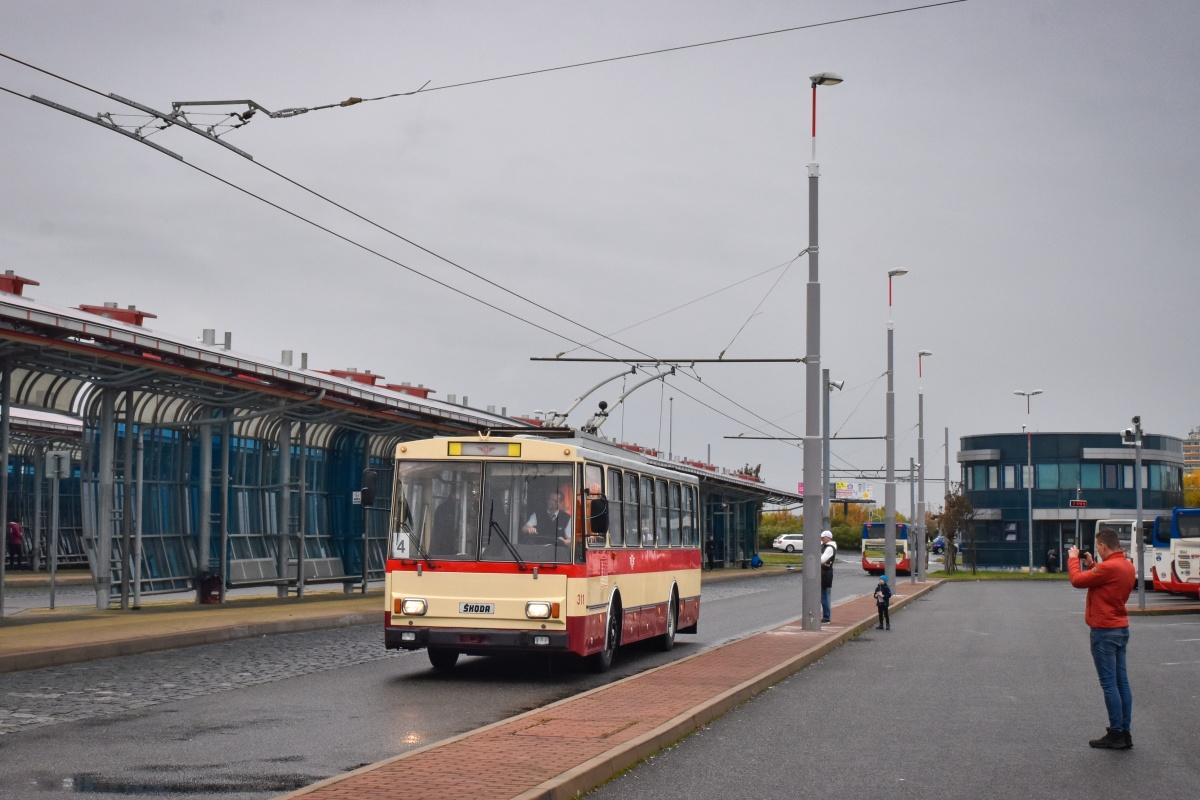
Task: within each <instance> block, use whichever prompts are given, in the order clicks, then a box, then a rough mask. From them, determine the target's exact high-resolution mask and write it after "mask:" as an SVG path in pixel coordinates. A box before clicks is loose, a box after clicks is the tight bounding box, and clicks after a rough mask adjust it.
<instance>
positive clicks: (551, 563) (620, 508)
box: [384, 431, 701, 670]
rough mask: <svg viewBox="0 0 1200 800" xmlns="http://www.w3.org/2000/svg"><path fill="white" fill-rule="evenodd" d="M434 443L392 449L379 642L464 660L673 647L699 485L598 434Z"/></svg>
mask: <svg viewBox="0 0 1200 800" xmlns="http://www.w3.org/2000/svg"><path fill="white" fill-rule="evenodd" d="M560 433H561V438H555V437H553V436H548V435H503V436H500V435H495V434H493V435H487V436H484V435H480V436H462V437H438V438H435V439H425V440H421V441H416V442H405V443H403V444H399V445H397V446H396V473H395V481H396V483H395V487H394V491H393V494H392V511H391V528H390V530H391V538H390V543H389V553H388V560H387V584H386V590H385V598H386V608H385V621H384V641H385V644H386V646H387V647H388V648H405V649H409V650H416V649H420V648H426V649H427V650H428V652H429V660H430V662H431V663H432V664H433V666H434V667H435V668H436V669H439V670H448V669H451V668H453V666H454V664H455V663H456V662H457V660H458V657H459V655H460V654H463V653H466V654H473V655H478V654H489V653H497V652H505V651H508V652H512V651H529V652H538V651H541V652H554V651H558V652H570V653H575V654H577V655H579V656H586V657H588V658H590V659H591V661H592V663H593V666H594V667H595V668H596V669H599V670H605V669H608V667H609V666H610V665H611V664H612V661H613V656H614V654H615V653H616V651H617V648H618V647H619V646H621V645H625V644H629V643H631V642H636V641H639V640H642V639H650V638H655V639H656V640H657V642H658V644H659V645H660V646H661V647H662V648H663V649H669V648H670V647H671V646H672V645H673V644H674V641H675V634H676V633H695V632H696V627H697V623H698V621H699V618H700V541H701V532H700V530H699V520H700V515H699V514H698V513H697V488H698V487H697V480H696V478H695V477H693V476H691V475H686V474H683V473H680V472H676V471H674V470H671V469H667V468H664V467H661V466H658V465H656V464H654V463H652V462H650V461H649V460H648V459H646V458H645V457H643V456H640V455H638V454H636V453H632V452H628V451H626V450H623V449H620V448H617V447H615V446H613V445H611V444H608V443H606V442H604V441H603V440H600V439H596V438H592V437H588V436H586V435H584V434H578V433H575V432H573V431H570V432H568V431H561V432H560Z"/></svg>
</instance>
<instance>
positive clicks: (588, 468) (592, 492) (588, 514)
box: [579, 464, 608, 547]
mask: <svg viewBox="0 0 1200 800" xmlns="http://www.w3.org/2000/svg"><path fill="white" fill-rule="evenodd" d="M579 494H580V497H579V505H580V519H581V522H583V524H584V525H585V526H586V530H584V535H585V536H586V537H587V539H586V541H587V546H588V547H607V546H608V537H607V536H606V535H605V534H606V533H607V530H606V531H605V532H604V533H601V532H598V531H595V530H593V529H592V521H593V520H592V503H593V501H596V500H599V501H600V503H601V504H602V503H603V502H605V501H604V470H603V468H601V467H600V466H598V465H596V464H585V465H584V467H583V491H582V492H580V493H579Z"/></svg>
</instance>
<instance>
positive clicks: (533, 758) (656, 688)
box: [287, 581, 937, 800]
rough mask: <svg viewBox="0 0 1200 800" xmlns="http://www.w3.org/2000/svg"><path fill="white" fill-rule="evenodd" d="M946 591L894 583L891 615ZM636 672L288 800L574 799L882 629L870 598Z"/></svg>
mask: <svg viewBox="0 0 1200 800" xmlns="http://www.w3.org/2000/svg"><path fill="white" fill-rule="evenodd" d="M935 586H937V583H932V582H931V583H918V584H913V583H909V582H907V581H905V582H903V583H900V584H899V585H897V587H896V595H895V596H894V598H893V609H897V608H901V607H903V606H905V605H907V604H908V603H910V602H912V601H913V600H914V599H916V597H918V596H919V595H921V594H923V593H924V592H926V591H929V590H931V589H932V588H934V587H935ZM834 620H835V622H834V623H833V624H831V625H827V626H825V628H824V629H823V630H822V631H819V632H808V631H804V630H803V629H802V628H801V626H800V624H799V622H798V621H796V622H794V623H791V624H786V625H782V626H780V627H777V628H773V629H771V630H768V631H765V632H762V633H758V634H754V635H751V636H749V637H747V638H745V639H741V640H738V641H735V642H732V643H730V644H727V645H724V646H722V647H717V648H714V649H712V650H708V651H705V652H703V653H699V654H697V655H695V656H690V657H688V658H684V659H681V660H679V661H675V662H673V663H671V664H666V665H664V666H661V667H658V668H655V669H652V670H648V671H647V672H643V673H640V674H638V675H633V676H631V677H629V678H625V679H623V680H620V681H617V682H615V683H612V684H609V685H607V686H602V687H599V688H597V689H593V690H591V691H589V692H584V693H582V694H579V695H576V696H574V697H571V698H568V699H566V700H562V701H559V702H557V703H553V704H551V705H548V706H545V707H543V708H540V709H536V710H534V711H530V712H527V713H524V714H520V715H518V716H515V717H511V718H509V719H506V720H502V721H500V722H497V723H494V724H492V725H488V726H485V727H483V728H479V729H477V730H475V731H471V732H469V733H466V734H463V735H462V736H458V737H454V738H451V739H447V740H445V741H442V742H439V743H435V744H433V745H430V746H428V747H425V748H421V749H418V750H413V751H411V752H408V753H405V754H403V755H401V756H397V757H395V758H391V759H388V760H386V761H381V762H379V763H377V764H372V765H370V766H367V767H363V768H361V769H358V770H355V771H353V772H349V773H347V774H345V775H341V776H338V777H335V778H331V779H329V780H326V781H322V782H320V783H317V784H314V785H312V786H310V787H307V788H305V789H302V790H300V791H298V792H294V793H292V794H290V795H287V797H289V798H299V797H303V798H305V800H351V798H354V799H355V800H370V799H371V798H404V799H405V800H418V799H422V800H423V799H425V798H427V799H428V800H444V798H452V797H471V798H474V797H488V798H521V800H526V799H528V800H532V799H533V798H547V799H549V798H569V797H573V796H575V795H576V794H577V793H578V792H581V791H586V790H588V789H591V788H593V787H595V786H597V785H599V784H600V783H603V782H604V781H605V780H607V779H608V778H610V777H612V776H613V775H615V774H617V773H618V772H620V771H621V770H623V769H626V768H627V767H630V766H632V765H633V764H635V763H637V762H638V761H639V760H641V759H643V758H646V757H647V756H649V755H651V754H652V753H654V752H656V751H658V750H659V749H661V748H662V747H664V746H666V745H669V744H670V743H672V742H674V741H677V740H678V739H680V738H682V737H683V736H686V735H687V734H688V733H690V732H691V731H693V730H695V729H696V728H698V727H700V726H702V725H704V724H705V723H706V722H708V721H710V720H712V719H714V718H716V717H718V716H720V715H721V714H723V713H725V712H726V711H727V710H729V709H730V708H732V707H733V706H735V705H737V704H738V703H741V702H743V701H744V700H746V699H748V698H750V697H753V696H754V695H755V694H757V693H758V692H760V691H762V690H763V689H765V688H767V687H768V686H771V685H772V684H774V683H777V682H779V681H780V680H782V679H783V678H786V677H787V676H788V675H791V674H792V673H794V672H796V671H798V670H800V669H802V668H803V667H804V666H806V665H808V664H810V663H812V662H813V661H815V660H817V659H818V658H820V657H821V656H823V655H825V654H826V653H827V652H829V651H830V650H832V649H833V648H835V647H837V646H838V645H840V644H841V643H842V642H844V641H846V640H847V639H849V638H851V637H853V636H855V635H856V634H857V633H858V632H859V631H861V630H863V629H865V628H867V627H869V626H874V624H875V620H876V616H875V603H874V601H873V600H872V599H871V598H870V597H859V598H855V599H852V600H849V601H845V602H843V603H841V604H839V605H837V606H836V607H835V608H834Z"/></svg>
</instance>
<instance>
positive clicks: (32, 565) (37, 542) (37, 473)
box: [29, 445, 46, 572]
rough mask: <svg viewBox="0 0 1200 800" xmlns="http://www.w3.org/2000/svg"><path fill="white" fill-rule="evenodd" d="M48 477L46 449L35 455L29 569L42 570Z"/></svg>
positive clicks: (37, 450)
mask: <svg viewBox="0 0 1200 800" xmlns="http://www.w3.org/2000/svg"><path fill="white" fill-rule="evenodd" d="M45 477H46V447H45V446H44V445H43V446H41V447H38V448H36V449H35V450H34V453H33V551H32V552H31V553H30V554H29V569H31V570H32V571H34V572H37V571H38V570H39V569H41V568H42V483H43V482H44V481H45Z"/></svg>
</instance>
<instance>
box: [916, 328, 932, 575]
mask: <svg viewBox="0 0 1200 800" xmlns="http://www.w3.org/2000/svg"><path fill="white" fill-rule="evenodd" d="M931 355H933V352H932V351H930V350H920V351H918V352H917V568H916V570H914V571H913V574H914V575H916V576H917V577H919V578H920V579H921V580H925V385H924V383H923V379H924V377H925V373H924V370H923V368H922V363H921V362H922V359H924V358H925V357H926V356H931Z"/></svg>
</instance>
